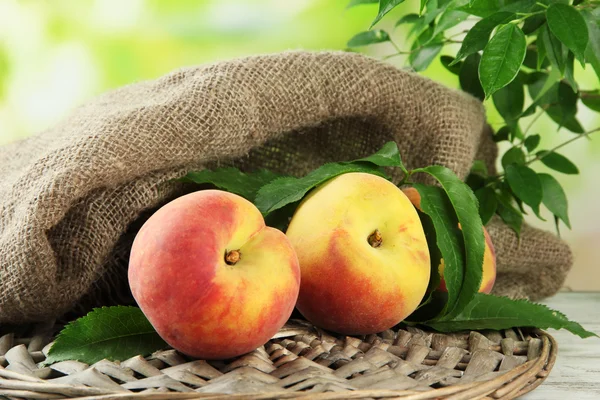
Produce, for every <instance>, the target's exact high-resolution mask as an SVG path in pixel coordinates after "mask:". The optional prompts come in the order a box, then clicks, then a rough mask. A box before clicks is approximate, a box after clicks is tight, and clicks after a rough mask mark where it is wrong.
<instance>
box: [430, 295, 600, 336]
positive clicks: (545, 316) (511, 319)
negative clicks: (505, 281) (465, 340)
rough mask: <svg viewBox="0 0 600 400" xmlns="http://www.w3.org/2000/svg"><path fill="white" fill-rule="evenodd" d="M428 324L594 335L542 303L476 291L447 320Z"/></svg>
mask: <svg viewBox="0 0 600 400" xmlns="http://www.w3.org/2000/svg"><path fill="white" fill-rule="evenodd" d="M425 324H426V325H428V326H429V327H431V328H433V329H436V330H439V331H442V332H454V331H459V330H465V329H496V330H499V329H508V328H512V327H516V326H520V327H528V326H529V327H537V328H542V329H548V328H552V329H566V330H568V331H569V332H571V333H573V334H575V335H578V336H579V337H582V338H587V337H591V336H597V335H596V334H595V333H593V332H589V331H586V330H585V329H584V328H583V327H582V326H581V325H579V324H578V323H577V322H572V321H569V320H568V319H567V317H566V316H565V315H564V314H562V313H560V312H558V311H555V310H552V309H550V308H548V307H546V306H544V305H542V304H536V303H531V302H528V301H526V300H511V299H509V298H507V297H499V296H492V295H489V294H483V293H477V294H475V295H474V298H473V301H471V302H470V303H469V304H468V306H467V307H465V309H464V310H463V311H462V312H461V313H460V314H458V315H456V316H455V317H454V318H452V319H451V320H443V321H432V322H426V323H425Z"/></svg>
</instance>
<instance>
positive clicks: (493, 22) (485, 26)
mask: <svg viewBox="0 0 600 400" xmlns="http://www.w3.org/2000/svg"><path fill="white" fill-rule="evenodd" d="M513 19H515V14H513V13H510V12H505V11H502V12H497V13H495V14H492V15H490V16H489V17H486V18H484V19H482V20H481V21H479V22H477V23H476V24H475V25H473V27H472V28H471V29H470V30H469V32H467V35H466V36H465V38H464V39H463V42H462V45H461V46H460V50H458V53H457V54H456V59H455V60H454V63H457V62H458V61H460V60H462V59H463V58H465V57H467V56H469V55H471V54H473V53H476V52H478V51H480V50H483V49H484V48H485V45H486V44H487V42H488V40H489V38H490V34H491V33H492V31H493V30H494V28H495V27H496V26H498V25H500V24H506V23H508V22H510V21H512V20H513Z"/></svg>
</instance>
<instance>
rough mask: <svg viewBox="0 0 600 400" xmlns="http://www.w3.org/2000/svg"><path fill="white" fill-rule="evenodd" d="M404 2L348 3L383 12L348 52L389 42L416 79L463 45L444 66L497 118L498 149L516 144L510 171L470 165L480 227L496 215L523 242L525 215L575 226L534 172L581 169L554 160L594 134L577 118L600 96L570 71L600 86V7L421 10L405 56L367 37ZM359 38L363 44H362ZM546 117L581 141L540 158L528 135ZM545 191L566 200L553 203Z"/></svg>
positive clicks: (507, 158) (588, 1) (536, 139)
mask: <svg viewBox="0 0 600 400" xmlns="http://www.w3.org/2000/svg"><path fill="white" fill-rule="evenodd" d="M403 2H404V1H403V0H379V1H377V0H365V1H356V0H355V1H352V2H351V4H349V6H348V7H354V6H358V5H360V4H368V3H373V4H378V12H377V15H376V17H375V19H374V20H373V22H372V24H371V27H370V28H369V29H370V30H368V31H366V32H361V33H359V34H357V35H356V36H355V37H354V38H352V39H350V41H349V42H348V47H349V48H352V49H355V48H360V47H363V46H369V45H373V44H376V43H384V42H391V43H392V47H393V48H394V49H395V50H396V51H395V52H394V53H393V54H389V55H386V56H384V57H383V59H389V58H392V57H397V56H401V55H405V56H407V62H408V63H409V65H410V66H411V67H412V68H413V69H414V70H415V71H423V70H425V69H427V68H428V67H429V65H430V64H431V63H432V62H433V61H434V60H435V59H436V58H438V56H439V54H440V53H441V51H442V50H443V49H444V48H445V47H446V46H455V45H457V44H460V47H459V49H458V50H457V51H456V56H455V57H450V56H446V55H444V56H441V58H440V60H441V62H442V64H443V65H444V67H445V68H446V69H448V70H449V71H450V72H451V73H453V74H455V75H457V76H458V78H459V82H460V87H461V89H462V90H464V91H465V92H467V93H470V94H471V95H473V96H475V97H477V98H479V99H480V100H481V101H483V102H485V103H486V104H487V105H488V106H492V105H493V107H495V108H496V110H497V111H498V113H499V114H500V116H501V117H502V119H503V120H504V126H503V127H501V128H500V129H499V130H498V131H497V132H496V133H495V135H494V140H495V141H496V142H502V141H507V142H509V143H510V144H511V147H510V148H509V149H508V150H507V151H506V152H505V153H504V154H503V155H502V167H503V170H504V171H501V172H500V173H498V174H495V175H490V174H488V171H486V170H485V169H482V168H479V167H476V166H475V165H474V168H473V171H472V173H471V175H470V176H469V177H468V178H467V183H468V184H469V185H470V186H471V188H472V189H473V190H474V191H475V193H476V194H478V198H479V201H480V212H481V216H482V219H483V220H484V222H487V221H488V220H489V218H491V216H492V215H493V214H498V215H499V216H500V217H501V218H502V219H503V220H504V221H505V222H506V223H507V224H509V225H510V226H511V227H512V228H513V229H514V230H515V232H517V234H518V233H519V231H520V227H521V223H522V221H523V214H525V213H526V209H525V207H526V206H527V207H529V208H531V210H532V211H533V212H534V214H536V215H537V216H538V217H539V218H542V217H541V215H540V209H539V207H540V205H543V206H545V207H546V208H547V209H548V210H550V212H552V214H553V215H554V217H555V221H558V220H562V221H563V222H564V223H565V224H566V225H567V226H569V219H568V212H567V208H568V204H567V199H566V196H563V195H562V194H564V190H563V189H562V187H561V186H560V184H559V183H558V181H556V179H554V178H553V177H552V181H550V180H549V179H548V176H549V175H548V174H538V173H537V172H535V171H533V170H531V168H530V167H529V166H530V165H531V164H532V163H534V162H537V161H540V162H541V163H543V164H544V165H546V166H547V167H549V168H550V169H552V170H554V171H555V172H560V173H565V174H576V173H578V172H579V170H578V168H577V167H576V166H575V164H574V163H573V162H571V161H570V160H568V159H567V158H566V157H564V156H563V155H561V154H559V153H557V150H559V149H561V148H563V147H564V146H566V145H568V144H570V143H572V142H574V141H576V140H578V139H579V138H581V137H586V138H589V137H590V135H591V134H592V133H594V132H597V131H598V129H592V130H587V131H586V129H584V127H583V126H582V124H581V123H580V122H579V121H578V120H577V112H578V108H579V106H580V105H581V104H583V105H584V106H585V107H587V108H589V109H591V110H593V111H596V112H600V88H599V89H596V90H581V89H580V87H579V84H578V82H577V80H576V77H575V72H574V63H575V61H578V62H579V63H580V64H581V65H582V66H585V65H586V64H587V65H589V66H591V67H592V69H593V70H594V71H595V73H596V75H597V77H598V78H599V79H600V8H599V6H600V1H598V0H585V1H578V0H575V1H574V2H573V3H572V4H565V3H563V2H558V1H555V0H539V1H537V2H493V1H492V2H490V1H486V0H470V1H468V2H467V1H466V0H450V1H438V0H422V1H421V2H420V7H419V10H417V11H418V13H408V14H405V15H403V16H401V18H400V19H399V20H397V21H396V23H395V25H394V27H395V28H396V27H399V26H409V30H408V37H409V38H412V45H411V49H410V50H409V51H404V50H401V49H400V46H398V44H397V43H396V42H394V41H393V38H392V36H393V35H391V34H390V33H388V32H387V31H385V30H383V29H374V30H371V29H373V27H374V26H375V25H377V24H378V23H379V22H380V21H381V20H382V19H383V18H384V17H385V16H386V15H387V14H388V13H389V12H390V11H392V10H393V9H394V8H396V7H397V6H398V5H400V4H402V3H403ZM569 3H570V2H569ZM371 32H378V33H377V38H378V39H377V40H369V38H373V37H372V35H371ZM357 37H361V38H363V39H365V40H362V41H357V40H356V39H355V38H357ZM531 115H534V117H533V118H531V120H530V121H528V122H527V124H526V126H525V127H524V128H522V126H523V125H524V123H523V119H524V118H526V117H529V116H531ZM543 115H546V116H548V117H549V118H550V119H551V120H552V121H554V123H555V124H556V126H557V129H564V130H568V131H570V132H572V133H574V134H575V135H576V136H574V137H572V138H570V139H568V140H565V141H563V142H562V143H560V144H559V145H557V146H555V147H553V148H550V149H540V148H538V147H539V145H540V143H541V134H540V133H532V132H533V131H534V129H535V127H536V124H537V122H538V121H539V119H540V118H541V117H542V116H543ZM478 165H479V166H480V165H481V163H479V164H478ZM544 190H546V191H547V192H548V193H559V194H561V195H560V196H554V198H553V199H552V200H550V199H549V196H548V195H544ZM544 199H546V201H544ZM557 210H558V211H557ZM542 219H543V218H542ZM557 230H558V222H557Z"/></svg>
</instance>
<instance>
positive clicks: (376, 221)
mask: <svg viewBox="0 0 600 400" xmlns="http://www.w3.org/2000/svg"><path fill="white" fill-rule="evenodd" d="M286 234H287V236H288V238H289V239H290V241H291V242H292V245H293V246H294V249H295V250H296V254H297V255H298V260H299V261H300V270H301V271H302V282H301V285H300V295H299V297H298V303H297V305H296V307H297V308H298V310H299V311H300V313H302V315H303V316H304V317H305V318H307V319H308V320H309V321H311V322H312V323H314V324H315V325H317V326H319V327H322V328H325V329H329V330H331V331H334V332H338V333H343V334H369V333H376V332H381V331H383V330H386V329H388V328H391V327H393V326H394V325H396V324H397V323H399V322H400V321H402V320H403V319H404V318H406V317H407V316H408V315H410V314H411V313H412V312H413V311H414V310H415V309H416V308H417V306H418V305H419V303H420V302H421V300H422V298H423V296H424V295H425V291H426V289H427V285H428V282H429V274H430V260H429V249H428V247H427V241H426V239H425V233H424V232H423V227H422V226H421V222H420V220H419V216H418V215H417V212H416V210H415V208H414V207H413V206H412V204H411V203H410V201H409V200H408V199H407V198H406V196H405V195H404V194H403V193H402V191H401V190H400V189H398V188H397V187H396V186H395V185H394V184H393V183H391V182H389V181H387V180H385V179H383V178H381V177H379V176H376V175H372V174H366V173H348V174H344V175H340V176H338V177H336V178H333V179H331V180H329V181H327V182H325V183H324V184H323V185H321V186H320V187H318V188H316V189H315V190H313V191H312V192H311V193H309V195H308V196H307V197H306V198H305V199H304V200H303V201H302V203H301V204H300V206H299V207H298V209H297V210H296V212H295V214H294V216H293V218H292V220H291V222H290V226H289V228H288V230H287V233H286Z"/></svg>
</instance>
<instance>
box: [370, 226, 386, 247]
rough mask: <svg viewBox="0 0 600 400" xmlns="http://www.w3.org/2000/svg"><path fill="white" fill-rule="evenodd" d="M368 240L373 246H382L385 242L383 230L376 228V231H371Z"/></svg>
mask: <svg viewBox="0 0 600 400" xmlns="http://www.w3.org/2000/svg"><path fill="white" fill-rule="evenodd" d="M367 242H369V244H370V245H371V247H379V246H381V243H382V242H383V237H382V236H381V232H379V230H377V229H375V231H374V232H373V233H371V234H370V235H369V237H368V238H367Z"/></svg>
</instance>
